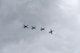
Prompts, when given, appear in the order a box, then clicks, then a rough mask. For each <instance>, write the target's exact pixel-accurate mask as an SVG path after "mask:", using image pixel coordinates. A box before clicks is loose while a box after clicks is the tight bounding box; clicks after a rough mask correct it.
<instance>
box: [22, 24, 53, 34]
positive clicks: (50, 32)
mask: <svg viewBox="0 0 80 53" xmlns="http://www.w3.org/2000/svg"><path fill="white" fill-rule="evenodd" d="M24 28H29V27H28V25H24ZM31 29H32V30H34V29H36V26H31ZM40 30H41V31H45V28H44V27H41V29H40ZM53 31H54V30H52V29H50V31H49V34H53Z"/></svg>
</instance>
